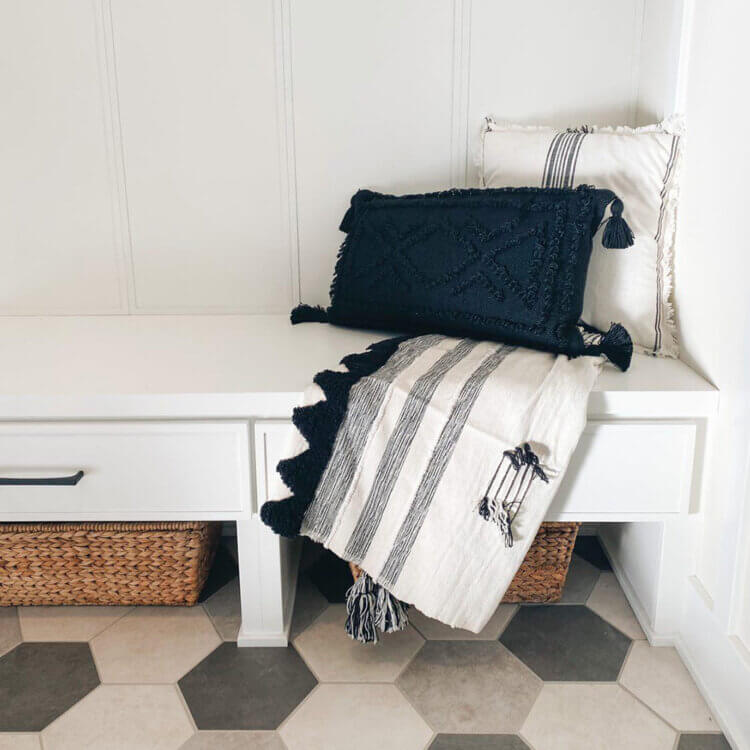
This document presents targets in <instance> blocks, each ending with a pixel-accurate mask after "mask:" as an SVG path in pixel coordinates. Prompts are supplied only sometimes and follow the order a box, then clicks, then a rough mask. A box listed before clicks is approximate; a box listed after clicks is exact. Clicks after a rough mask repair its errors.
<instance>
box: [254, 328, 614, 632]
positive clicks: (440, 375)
mask: <svg viewBox="0 0 750 750" xmlns="http://www.w3.org/2000/svg"><path fill="white" fill-rule="evenodd" d="M602 361H603V360H602V358H600V357H579V358H577V359H568V358H567V357H566V356H563V355H554V354H548V353H544V352H538V351H532V350H529V349H523V348H516V347H512V346H506V345H503V344H498V343H493V342H479V341H474V340H470V339H456V338H449V337H446V336H440V335H427V336H419V337H414V338H397V339H389V340H387V341H383V342H380V343H378V344H375V345H373V346H372V347H371V348H370V350H368V352H365V353H363V354H359V355H352V356H350V357H346V358H345V359H344V360H343V365H344V366H343V367H342V368H341V369H340V370H338V371H333V370H327V371H324V372H323V373H320V374H319V375H318V376H316V378H315V383H316V385H315V386H314V387H313V388H311V389H310V390H309V391H308V393H307V394H306V399H305V404H304V405H303V406H301V407H298V408H297V409H296V410H295V413H294V422H295V424H296V425H297V428H298V434H297V435H296V436H295V444H294V445H292V446H290V449H289V455H290V458H288V459H285V460H284V461H282V462H281V463H280V464H279V475H280V478H281V479H282V480H283V482H284V483H285V484H286V486H287V487H289V488H290V489H291V490H292V495H291V496H290V497H286V498H284V499H281V500H277V501H271V502H269V503H266V504H265V505H264V506H263V509H262V513H261V515H262V518H263V520H264V521H265V522H266V523H267V524H269V525H270V526H271V527H272V528H273V529H274V530H275V531H277V532H278V533H282V534H285V535H296V534H298V533H302V534H304V535H306V536H308V537H310V538H311V539H314V540H315V541H317V542H320V543H321V544H323V545H324V546H325V547H327V548H329V549H331V550H332V551H333V552H334V553H335V554H337V555H338V556H339V557H341V558H343V559H345V560H348V561H350V562H353V563H355V564H356V565H357V566H359V567H361V569H362V570H363V571H364V573H365V574H364V575H360V577H359V578H358V580H357V582H356V584H355V585H354V586H353V587H352V589H351V590H350V592H349V595H348V609H349V617H348V620H347V630H348V631H349V632H350V634H351V635H352V636H353V637H355V638H358V639H359V640H362V641H373V640H377V637H378V629H380V630H382V631H385V632H388V631H390V630H396V629H399V628H401V627H404V625H405V623H406V607H405V606H404V603H409V604H412V605H414V606H416V607H417V608H418V609H420V610H421V611H422V612H424V613H425V614H426V615H428V616H430V617H434V618H437V619H438V620H441V621H442V622H444V623H447V624H448V625H452V626H454V627H461V628H466V629H468V630H471V631H474V632H478V631H479V630H481V629H482V628H483V627H484V625H485V624H486V623H487V621H488V620H489V618H490V617H491V616H492V614H493V612H494V611H495V609H496V608H497V606H498V604H499V602H500V600H501V599H502V597H503V594H504V593H505V590H506V588H507V587H508V585H509V584H510V582H511V580H512V579H513V576H514V575H515V573H516V571H517V569H518V567H519V566H520V564H521V562H522V561H523V558H524V557H525V555H526V552H527V550H528V548H529V546H530V545H531V542H532V541H533V539H534V536H535V535H536V532H537V529H538V528H539V525H540V524H541V522H542V520H543V519H544V516H545V513H546V511H547V509H548V507H549V505H550V502H551V501H552V498H553V497H554V494H555V491H556V489H557V486H558V484H559V481H560V478H561V476H562V474H563V472H564V471H565V469H566V467H567V465H568V461H569V459H570V456H571V454H572V452H573V450H574V448H575V447H576V444H577V442H578V439H579V436H580V434H581V431H582V430H583V427H584V425H585V423H586V402H587V399H588V394H589V392H590V390H591V388H592V387H593V385H594V383H595V381H596V378H597V376H598V373H599V370H600V368H601V365H602ZM278 492H279V494H278V495H276V496H277V497H283V494H289V493H288V490H286V489H285V487H284V486H283V485H282V484H281V482H279V488H278Z"/></svg>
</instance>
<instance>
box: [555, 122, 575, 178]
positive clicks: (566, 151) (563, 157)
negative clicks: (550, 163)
mask: <svg viewBox="0 0 750 750" xmlns="http://www.w3.org/2000/svg"><path fill="white" fill-rule="evenodd" d="M574 139H575V133H566V134H565V141H564V145H563V149H562V152H561V154H560V158H559V160H558V165H557V179H556V180H555V187H558V188H562V187H565V167H566V164H567V162H568V158H569V155H570V147H571V144H572V143H573V140H574Z"/></svg>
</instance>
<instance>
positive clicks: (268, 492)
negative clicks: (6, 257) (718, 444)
mask: <svg viewBox="0 0 750 750" xmlns="http://www.w3.org/2000/svg"><path fill="white" fill-rule="evenodd" d="M294 433H295V430H294V427H293V426H292V425H291V424H290V423H289V422H256V424H255V467H256V483H257V488H258V492H257V497H258V507H260V505H262V504H263V503H264V502H265V501H266V500H267V499H269V498H274V497H280V496H281V494H280V493H283V486H282V488H281V489H280V480H279V479H278V475H277V474H276V464H277V463H278V462H279V459H280V458H282V457H283V456H285V455H287V454H288V453H289V450H290V445H291V440H292V439H293V436H294ZM695 433H696V426H695V424H694V423H691V422H656V421H627V422H623V421H619V422H593V421H592V422H589V423H588V424H587V425H586V428H585V429H584V432H583V435H582V436H581V440H580V442H579V444H578V447H577V448H576V450H575V452H574V454H573V457H572V458H571V461H570V466H569V468H568V471H567V473H566V475H565V476H564V477H563V480H562V482H561V484H560V488H559V490H558V492H557V495H556V496H555V499H554V501H553V503H552V505H551V506H550V509H549V512H548V514H547V518H548V519H549V520H554V519H566V520H576V519H577V520H582V521H585V520H619V519H621V518H623V519H626V518H627V517H628V516H632V517H633V518H635V517H644V518H648V517H650V516H657V515H662V514H672V513H680V512H683V511H685V510H687V508H688V505H689V496H690V487H691V481H692V474H693V461H694V453H695Z"/></svg>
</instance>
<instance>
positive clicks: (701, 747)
mask: <svg viewBox="0 0 750 750" xmlns="http://www.w3.org/2000/svg"><path fill="white" fill-rule="evenodd" d="M676 750H732V747H731V745H730V744H729V743H728V742H727V738H726V737H725V736H724V735H723V734H681V735H680V741H679V742H678V743H677V748H676Z"/></svg>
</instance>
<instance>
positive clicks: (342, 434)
mask: <svg viewBox="0 0 750 750" xmlns="http://www.w3.org/2000/svg"><path fill="white" fill-rule="evenodd" d="M443 338H445V337H444V336H439V335H430V336H420V337H418V338H413V339H408V340H406V341H404V342H403V343H402V344H401V346H400V347H399V348H398V350H397V351H396V352H395V353H394V354H393V356H391V358H390V359H389V360H388V361H387V362H386V363H385V364H384V365H383V366H382V367H381V368H380V369H379V370H377V371H376V372H375V373H373V375H371V376H368V377H365V378H363V379H362V380H360V381H359V382H358V383H356V384H355V385H354V386H353V387H352V390H351V393H350V398H349V403H348V404H347V409H346V415H345V417H344V420H343V422H342V425H341V427H340V429H339V431H338V433H337V435H336V440H335V443H334V447H333V452H332V454H331V460H330V461H329V462H328V465H327V466H326V468H325V471H324V472H323V475H322V477H321V480H320V483H319V484H318V488H317V490H316V492H315V498H314V500H313V502H312V503H311V504H310V506H309V508H308V510H307V513H306V514H305V517H304V520H303V524H302V532H303V533H304V534H306V535H307V536H310V537H312V538H313V539H318V540H320V539H323V538H325V537H327V536H328V535H329V534H330V532H331V528H332V527H333V522H334V520H335V519H336V516H337V515H338V512H339V510H340V508H341V505H342V504H343V502H344V499H345V498H346V495H347V493H348V491H349V487H350V486H351V483H352V481H353V479H354V474H355V472H356V470H357V467H358V466H359V464H360V460H361V458H362V454H363V453H364V450H365V445H366V444H367V439H368V437H369V434H370V430H371V429H372V425H373V423H374V421H375V418H376V417H377V415H378V412H379V411H380V408H381V406H382V405H383V401H384V399H385V395H386V393H387V391H388V388H389V387H390V385H391V383H393V381H394V380H395V379H396V378H397V377H398V375H400V374H401V373H402V372H403V371H404V370H406V369H407V368H408V367H409V366H410V365H411V364H413V363H414V361H415V360H416V359H417V358H418V357H419V356H420V355H421V354H423V353H424V352H425V351H427V349H429V348H430V347H432V346H434V345H435V344H437V343H438V342H440V341H442V340H443Z"/></svg>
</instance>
